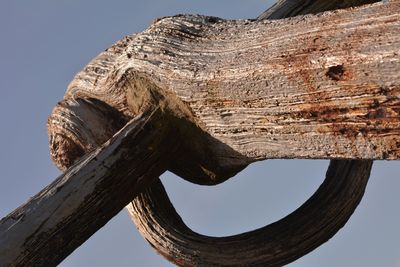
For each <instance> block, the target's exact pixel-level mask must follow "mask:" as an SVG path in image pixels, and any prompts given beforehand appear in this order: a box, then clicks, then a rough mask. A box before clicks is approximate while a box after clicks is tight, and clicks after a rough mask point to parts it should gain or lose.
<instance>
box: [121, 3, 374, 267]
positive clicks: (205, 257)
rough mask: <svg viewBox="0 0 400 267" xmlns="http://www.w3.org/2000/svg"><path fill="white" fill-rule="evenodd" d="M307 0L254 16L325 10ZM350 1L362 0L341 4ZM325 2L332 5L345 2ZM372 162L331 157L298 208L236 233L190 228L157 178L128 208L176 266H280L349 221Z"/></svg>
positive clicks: (157, 248) (152, 243)
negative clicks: (319, 182) (226, 234)
mask: <svg viewBox="0 0 400 267" xmlns="http://www.w3.org/2000/svg"><path fill="white" fill-rule="evenodd" d="M306 2H307V0H304V1H295V2H292V1H280V2H279V3H278V4H277V5H275V6H273V7H272V8H271V9H269V10H267V11H266V12H264V13H263V14H262V15H261V16H260V17H259V18H258V19H259V20H261V19H266V18H269V17H268V16H267V15H269V16H271V17H272V18H277V16H278V15H281V16H287V14H289V13H290V14H291V15H294V14H296V12H304V9H306V10H307V12H317V11H319V10H321V11H322V10H324V9H326V4H327V2H326V1H324V0H321V1H318V0H317V1H313V5H312V8H310V7H309V5H307V3H306ZM349 2H352V3H351V4H353V5H360V4H362V3H363V1H347V2H345V3H346V4H350V3H349ZM365 2H368V1H365ZM329 4H330V8H332V7H335V5H337V6H338V7H339V6H340V5H342V4H343V2H342V1H330V2H329ZM288 6H289V9H288ZM293 10H295V12H294V14H293ZM371 166H372V161H368V160H365V161H360V160H359V161H354V160H334V161H331V164H330V166H329V169H328V172H327V175H326V178H325V180H324V182H323V184H322V185H321V186H320V188H319V189H318V190H317V192H316V193H315V194H314V195H313V196H312V197H311V198H310V199H309V200H308V201H307V202H306V203H305V204H304V205H302V206H301V207H300V208H299V209H297V210H296V211H295V212H293V213H291V214H290V215H289V216H287V217H285V218H283V219H282V220H280V221H278V222H276V223H274V224H273V225H268V226H265V227H263V228H261V229H257V230H255V231H252V232H249V233H243V234H240V235H237V236H231V237H223V238H215V237H209V236H204V235H201V234H198V233H195V232H194V231H192V230H191V229H190V228H189V227H187V226H186V225H185V223H184V222H183V221H182V219H181V218H180V216H179V214H177V212H176V211H175V209H174V207H173V205H172V203H171V202H170V201H169V198H168V195H167V193H166V192H165V190H164V188H163V186H162V184H161V182H160V181H158V182H157V183H155V184H154V185H152V186H151V187H150V188H149V189H147V190H146V191H145V192H144V193H142V194H140V195H139V196H138V197H137V198H135V199H134V200H133V201H132V202H131V203H130V205H128V206H127V209H128V211H129V214H130V216H131V217H132V219H133V221H134V222H135V224H136V226H137V228H138V230H139V231H140V233H141V234H142V235H143V236H144V237H145V239H146V240H147V241H148V242H149V243H150V244H151V245H152V247H153V248H154V249H155V250H156V251H157V252H158V253H159V254H161V255H163V256H164V257H165V258H166V259H168V260H169V261H171V262H173V263H175V264H177V265H179V266H245V265H251V266H255V265H259V266H264V267H265V266H281V265H282V264H285V263H289V262H291V261H293V260H295V259H297V258H299V257H301V256H303V255H304V254H306V253H308V252H309V251H310V250H312V249H313V248H316V247H318V246H319V245H320V244H322V243H324V242H326V241H327V240H328V239H329V238H330V237H331V236H332V235H334V234H335V233H336V232H337V231H338V230H339V229H340V228H341V227H342V226H343V225H344V224H345V223H346V222H347V220H348V219H349V217H350V216H351V215H352V214H353V212H354V210H355V208H356V207H357V206H358V203H359V202H360V201H361V199H362V197H363V195H364V191H365V187H366V185H367V182H368V178H369V174H370V170H371ZM343 207H346V208H345V209H344V208H343ZM321 211H324V212H321ZM304 225H306V227H305V228H303V226H304ZM269 236H273V237H274V238H269ZM277 247H280V248H281V250H280V251H279V252H278V253H276V251H274V249H275V248H277ZM249 255H251V256H249Z"/></svg>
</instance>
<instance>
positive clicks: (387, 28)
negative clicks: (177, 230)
mask: <svg viewBox="0 0 400 267" xmlns="http://www.w3.org/2000/svg"><path fill="white" fill-rule="evenodd" d="M399 17H400V15H399V2H398V1H390V2H388V3H377V4H373V5H370V6H363V7H358V8H354V9H351V10H340V11H334V12H327V13H322V14H318V15H313V16H300V17H295V18H289V19H284V20H277V21H260V22H259V21H250V20H239V21H230V20H222V19H219V18H214V17H203V16H191V15H180V16H175V17H169V18H164V19H160V20H158V21H156V22H154V23H153V24H152V25H151V26H150V28H149V29H148V30H146V31H144V32H142V33H140V34H137V35H132V36H128V37H126V38H125V39H123V40H121V41H120V42H118V43H117V44H116V45H115V46H113V47H112V48H110V49H109V50H108V51H106V52H104V53H103V54H101V55H100V56H99V57H98V58H97V59H96V60H95V61H93V62H92V63H90V64H89V65H88V66H87V68H86V69H85V70H84V71H83V72H81V73H79V74H78V75H77V76H76V78H75V79H74V80H73V82H72V83H71V84H70V86H69V89H68V91H67V93H66V96H65V98H66V99H69V98H73V97H75V98H76V97H82V98H84V97H95V98H97V99H99V100H101V101H104V102H106V103H107V104H109V105H110V106H113V107H115V108H116V109H117V110H119V111H120V112H121V113H123V114H124V115H125V116H128V117H131V116H132V114H134V113H136V112H138V111H140V110H141V108H142V107H143V106H146V105H148V104H149V103H153V104H154V101H152V100H151V98H152V96H151V94H162V95H166V94H172V95H173V96H174V97H177V98H179V100H181V102H182V104H183V105H185V106H186V107H187V108H188V109H189V110H190V113H191V114H192V120H193V121H194V123H195V124H196V125H198V126H199V127H200V128H201V129H202V130H203V131H204V132H205V133H206V136H207V138H206V139H207V140H205V141H202V142H200V143H199V141H197V142H194V141H193V139H191V140H189V142H187V145H186V147H187V150H188V151H189V152H188V153H186V154H185V157H184V158H183V159H181V160H179V161H177V164H176V165H177V166H171V168H172V170H173V171H174V172H175V173H177V174H178V175H180V176H182V177H185V178H186V179H189V180H191V181H193V182H196V183H205V184H215V183H217V182H221V181H223V180H224V179H226V178H227V177H230V176H232V175H233V174H234V173H236V172H238V171H239V170H241V169H242V168H243V167H244V166H246V165H248V164H249V163H251V162H254V161H256V160H263V159H267V158H349V159H397V158H398V157H399V145H400V143H399V122H400V120H399V118H400V117H399V73H400V72H399V68H400V67H399V65H400V64H399V58H400V56H399V43H400V42H399V39H400V35H399V34H398V32H399V28H400V26H399ZM90 70H91V71H90ZM136 77H142V78H143V77H144V79H147V80H149V81H151V82H154V83H155V84H156V85H157V86H158V87H159V88H162V92H150V91H148V90H146V89H145V90H139V89H137V88H135V89H134V91H130V90H127V89H126V88H127V86H128V88H130V87H129V83H130V81H132V80H135V79H136ZM204 139H205V138H195V140H204ZM182 141H183V142H184V141H185V140H182ZM59 153H61V154H62V153H63V152H62V151H61V152H59ZM189 156H191V157H189ZM204 176H208V177H210V176H213V177H214V180H212V179H207V180H204V178H203V177H204Z"/></svg>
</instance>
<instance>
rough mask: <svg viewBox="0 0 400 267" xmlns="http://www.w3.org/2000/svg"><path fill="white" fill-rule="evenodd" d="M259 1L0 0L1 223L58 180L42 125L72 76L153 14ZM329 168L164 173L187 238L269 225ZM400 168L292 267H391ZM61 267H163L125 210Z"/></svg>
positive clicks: (387, 173)
mask: <svg viewBox="0 0 400 267" xmlns="http://www.w3.org/2000/svg"><path fill="white" fill-rule="evenodd" d="M272 2H273V1H266V0H247V1H243V0H214V1H211V0H192V1H189V0H187V1H184V0H148V1H138V0H129V1H127V0H123V1H119V0H116V1H103V0H101V1H100V0H98V1H77V0H52V1H50V0H47V1H45V0H36V1H20V0H1V1H0V92H1V96H0V121H1V130H0V148H1V149H0V169H1V176H0V217H3V216H5V215H7V214H8V213H9V212H11V211H12V210H13V209H14V208H16V207H18V206H19V205H20V204H22V203H23V202H24V201H26V200H27V199H28V198H29V197H31V196H33V195H34V194H35V193H37V192H38V191H40V190H41V189H42V188H43V187H44V186H46V185H47V184H48V183H50V182H51V181H52V180H54V179H55V178H56V177H57V176H58V175H59V174H60V173H59V171H58V170H57V169H56V168H55V167H54V166H53V164H52V162H51V161H50V158H49V149H48V140H47V132H46V120H47V117H48V115H49V114H50V112H51V109H52V107H53V106H54V105H55V104H56V103H57V101H59V100H61V99H62V96H63V94H64V92H65V89H66V87H67V85H68V83H69V81H70V80H71V79H72V78H73V76H74V74H75V73H76V72H78V71H79V70H80V69H81V68H83V67H84V66H85V65H86V64H87V63H88V62H89V60H90V59H91V58H93V57H95V56H96V55H97V54H98V53H99V52H101V51H102V50H104V49H105V48H107V47H109V46H110V45H112V44H113V43H114V42H116V41H117V40H119V39H120V38H122V37H123V36H124V35H127V34H130V33H132V32H139V31H142V30H144V29H145V28H146V27H147V26H148V25H149V23H150V22H151V21H152V20H153V19H155V18H157V17H160V16H167V15H174V14H177V13H198V14H205V15H214V16H219V17H223V18H254V17H256V16H257V15H258V14H260V13H261V12H262V11H263V10H265V9H266V8H267V7H268V6H270V5H271V4H272ZM327 165H328V161H311V160H309V161H306V160H301V161H300V160H286V161H278V160H274V161H265V162H261V163H257V164H254V165H251V166H250V167H248V168H247V169H246V170H245V171H243V172H242V173H241V174H240V175H237V176H236V177H235V178H232V179H231V180H229V181H228V182H226V183H224V184H222V185H219V186H215V187H201V186H195V185H191V184H189V183H187V182H185V181H183V180H182V179H180V178H178V177H176V176H174V175H172V174H165V175H164V176H163V182H164V184H165V185H166V188H167V191H168V193H169V195H170V197H171V198H172V201H173V203H174V204H175V206H176V208H177V210H178V212H179V213H180V214H181V216H182V217H183V219H184V220H185V222H186V223H187V224H188V225H189V226H190V227H192V228H193V229H194V230H196V231H198V232H200V233H203V234H209V235H219V236H222V235H230V234H237V233H240V232H243V231H248V230H252V229H254V228H256V227H261V226H263V225H266V224H269V223H272V222H274V221H276V220H278V219H280V218H282V217H283V216H285V215H287V214H288V213H290V212H291V211H293V210H294V209H296V208H297V207H299V206H300V205H301V204H302V203H303V202H304V201H305V200H306V199H307V198H308V197H310V196H311V195H312V193H313V192H314V191H315V190H316V189H317V188H318V186H319V185H320V184H321V183H322V181H323V178H324V176H325V171H326V168H327ZM399 172H400V164H399V162H376V163H375V164H374V167H373V171H372V176H371V178H370V182H369V185H368V188H367V192H366V194H365V197H364V199H363V201H362V203H361V204H360V206H359V207H358V208H357V210H356V212H355V214H354V215H353V216H352V218H351V219H350V221H349V222H348V223H347V225H346V226H345V227H344V228H343V229H342V230H341V231H339V233H338V234H337V235H336V236H335V237H334V238H332V239H331V240H330V241H329V242H327V243H326V244H324V245H323V246H321V247H320V248H318V249H316V250H314V251H313V252H311V253H310V254H308V255H306V256H305V257H303V258H301V259H300V260H297V261H296V262H294V263H292V264H290V265H288V266H291V267H312V266H324V267H326V266H327V267H330V266H332V267H336V266H364V267H376V266H380V267H381V266H383V267H399V266H400V229H399V225H400V212H399V205H398V204H399V202H400V195H399V193H398V192H399V190H400V177H398V176H399V175H398V174H399ZM59 266H62V267H70V266H74V267H79V266H98V267H106V266H115V267H120V266H121V267H124V266H140V267H147V266H148V267H156V266H172V265H171V264H170V263H168V262H167V261H166V260H164V259H163V258H162V257H160V256H158V255H157V254H156V253H155V252H154V251H153V249H152V248H151V247H150V246H149V245H148V244H147V242H146V241H145V240H144V239H143V238H142V237H141V236H140V235H139V234H138V232H137V230H136V228H135V226H134V225H133V223H132V222H131V221H130V219H129V217H128V215H127V212H126V211H125V210H122V211H121V212H120V213H119V214H118V216H116V217H115V218H114V219H113V220H111V221H110V222H109V223H108V224H107V225H106V226H105V227H103V228H102V229H101V230H99V231H98V232H97V233H96V234H95V235H94V236H92V237H91V238H90V239H89V240H88V241H87V242H86V243H85V244H83V245H82V246H81V247H80V248H78V249H77V250H76V251H75V252H74V253H72V254H71V255H70V256H69V257H68V258H66V259H65V260H64V262H62V263H61V264H60V265H59Z"/></svg>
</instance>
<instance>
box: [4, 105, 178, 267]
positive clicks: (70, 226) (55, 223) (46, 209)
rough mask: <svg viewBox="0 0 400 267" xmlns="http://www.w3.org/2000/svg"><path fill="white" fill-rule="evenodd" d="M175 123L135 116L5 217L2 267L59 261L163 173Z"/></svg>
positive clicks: (163, 118)
mask: <svg viewBox="0 0 400 267" xmlns="http://www.w3.org/2000/svg"><path fill="white" fill-rule="evenodd" d="M86 108H88V109H90V107H88V106H86ZM93 108H94V109H96V108H97V107H93ZM174 124H175V123H174V119H172V120H169V119H168V116H164V114H163V112H162V111H161V110H160V109H158V110H156V111H155V112H153V113H145V114H142V115H141V116H138V117H137V118H135V119H133V120H132V121H130V122H129V123H128V124H127V125H126V126H125V127H124V128H123V129H122V130H121V131H120V132H119V133H118V134H117V135H116V136H115V137H114V138H112V139H110V141H108V142H107V143H106V144H105V145H104V146H102V147H101V148H99V149H97V150H95V151H94V152H92V153H90V154H88V155H87V156H85V157H84V158H83V159H81V160H80V161H79V162H78V163H77V164H76V165H75V166H74V167H72V168H70V169H69V170H68V171H67V172H66V173H65V174H63V175H62V176H60V177H59V178H58V179H56V180H55V181H54V182H53V183H51V184H50V185H48V186H47V187H46V188H44V189H43V190H42V191H41V192H39V193H38V194H37V195H36V196H34V197H33V198H31V199H29V200H28V202H27V203H25V204H23V205H22V206H21V207H19V208H17V209H16V210H14V211H13V212H12V213H11V214H9V215H8V216H6V217H4V218H3V219H2V220H1V221H0V266H2V267H5V266H56V265H57V264H58V263H60V262H61V261H62V260H63V259H64V258H65V257H67V256H68V255H69V254H70V253H72V251H74V250H75V249H76V248H77V247H78V246H80V245H81V244H82V243H83V242H84V241H86V240H87V239H88V238H89V237H90V236H91V235H92V234H94V233H95V232H96V231H97V230H98V229H100V228H101V227H102V226H103V225H105V224H106V223H107V222H108V221H109V220H110V219H111V218H112V217H114V216H115V215H116V214H117V213H118V212H119V211H120V210H121V209H122V208H123V207H124V206H125V205H127V204H128V203H129V201H130V200H132V199H133V198H134V197H135V196H136V195H137V194H138V193H140V192H142V191H143V190H144V188H146V187H148V186H149V184H151V182H152V181H154V179H155V178H156V177H158V175H160V174H162V173H163V172H164V171H165V170H166V166H167V165H168V162H169V160H171V159H172V157H171V156H170V155H169V153H174V152H175V151H176V150H177V149H178V148H179V144H178V142H176V141H174V140H175V139H174V138H173V137H174V136H175V135H176V134H179V130H178V128H177V127H176V125H175V126H174ZM155 128H157V131H155V130H154V129H155ZM155 148H157V149H155Z"/></svg>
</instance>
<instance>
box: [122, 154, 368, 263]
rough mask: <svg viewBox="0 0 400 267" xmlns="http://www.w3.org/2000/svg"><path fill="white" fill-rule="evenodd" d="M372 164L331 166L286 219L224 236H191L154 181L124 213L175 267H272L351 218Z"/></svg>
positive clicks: (315, 243)
mask: <svg viewBox="0 0 400 267" xmlns="http://www.w3.org/2000/svg"><path fill="white" fill-rule="evenodd" d="M371 166H372V162H370V163H369V164H365V163H364V162H363V161H351V160H349V161H346V162H343V161H333V162H332V163H331V165H330V166H329V169H328V172H327V176H326V179H325V181H324V183H323V184H322V185H321V187H320V188H319V189H318V191H317V192H316V193H315V194H314V195H313V196H312V197H311V198H310V199H309V200H308V201H307V202H305V203H304V204H303V205H302V206H301V207H300V208H299V209H297V210H296V211H294V212H293V213H291V214H290V215H288V216H286V217H285V218H283V219H281V220H279V221H277V222H275V223H273V224H270V225H267V226H265V227H263V228H259V229H257V230H254V231H251V232H247V233H243V234H240V235H235V236H229V237H210V236H204V235H200V234H198V233H195V232H193V231H192V230H191V229H190V228H188V227H187V226H186V225H185V223H184V222H183V221H182V220H181V218H180V217H179V215H178V214H177V212H176V211H175V209H174V207H173V205H172V204H171V202H170V201H169V199H168V196H167V193H166V192H165V191H164V188H163V186H162V184H161V182H160V181H159V182H158V183H157V184H155V185H153V186H151V187H150V188H149V189H148V190H146V192H145V193H143V194H140V195H139V197H137V198H135V199H134V200H133V201H132V203H131V205H129V206H128V211H129V213H130V215H131V217H132V219H133V220H134V222H135V224H136V226H137V227H138V229H139V231H140V232H141V234H142V235H143V237H145V239H146V240H147V241H148V242H149V243H150V244H151V245H152V247H154V248H155V249H156V250H157V252H158V253H160V254H161V255H162V256H164V257H165V258H166V259H168V260H170V261H171V262H173V263H175V264H176V265H178V266H204V267H206V266H207V267H208V266H231V267H241V266H252V267H256V266H259V267H272V266H274V267H277V266H282V265H284V264H288V263H290V262H292V261H294V260H296V259H298V258H300V257H301V256H303V255H305V254H307V253H308V252H310V251H311V250H313V249H315V248H316V247H318V246H319V245H321V244H322V243H324V242H326V241H327V240H329V239H330V238H331V237H332V236H333V235H334V234H335V233H336V232H337V231H338V230H339V229H340V228H342V227H343V225H344V224H345V223H346V222H347V220H348V219H349V218H350V216H351V215H352V214H353V212H354V209H355V208H356V207H357V205H358V203H359V201H360V200H361V198H362V196H363V194H364V190H365V187H366V185H367V182H368V177H369V174H370V170H371Z"/></svg>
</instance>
